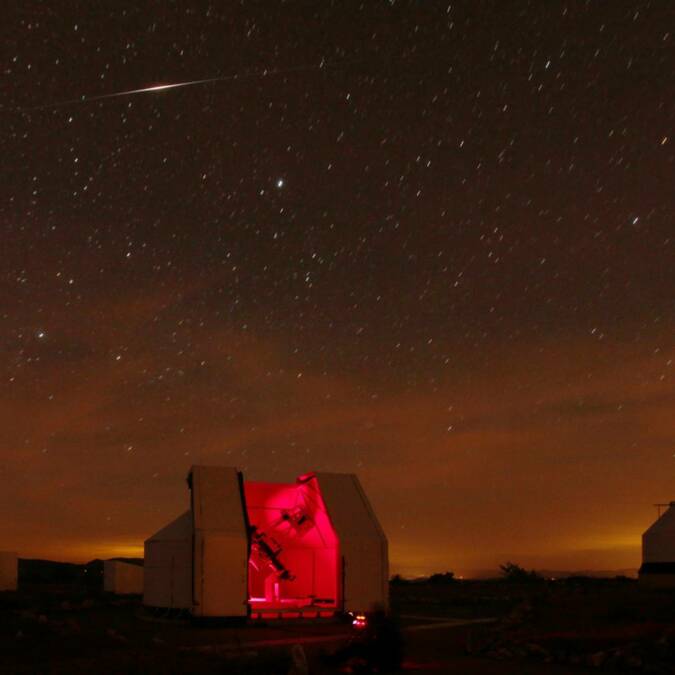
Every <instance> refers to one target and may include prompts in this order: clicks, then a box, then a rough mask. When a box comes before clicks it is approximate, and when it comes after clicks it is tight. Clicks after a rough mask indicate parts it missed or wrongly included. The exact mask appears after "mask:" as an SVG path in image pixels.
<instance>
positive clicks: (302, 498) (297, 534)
mask: <svg viewBox="0 0 675 675" xmlns="http://www.w3.org/2000/svg"><path fill="white" fill-rule="evenodd" d="M244 497H245V503H246V511H247V514H248V520H249V524H250V526H251V530H250V537H251V539H250V543H251V551H250V557H249V568H248V601H249V605H250V607H251V609H252V610H253V611H254V612H261V611H265V610H266V611H267V612H271V611H275V612H279V613H280V614H284V615H286V614H289V615H290V617H293V618H295V617H297V615H298V612H299V613H301V614H302V615H303V616H304V615H305V614H306V613H312V612H313V613H314V616H316V613H318V614H319V616H326V614H327V615H328V616H332V615H333V614H334V612H335V610H336V608H337V606H338V602H339V597H340V570H339V559H340V558H339V544H338V538H337V534H336V532H335V530H334V528H333V525H332V523H331V521H330V518H329V516H328V513H327V511H326V507H325V504H324V503H323V498H322V496H321V490H320V488H319V483H318V480H317V479H316V477H315V476H314V474H311V473H310V474H306V475H305V476H302V477H301V478H300V479H298V482H297V483H261V482H258V481H244ZM322 610H323V611H322ZM331 610H332V611H331Z"/></svg>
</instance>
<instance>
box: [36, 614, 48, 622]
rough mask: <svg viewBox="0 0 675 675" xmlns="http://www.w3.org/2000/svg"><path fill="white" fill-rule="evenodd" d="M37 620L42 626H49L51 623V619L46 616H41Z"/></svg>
mask: <svg viewBox="0 0 675 675" xmlns="http://www.w3.org/2000/svg"><path fill="white" fill-rule="evenodd" d="M37 620H38V623H41V624H48V623H49V619H47V617H46V616H45V615H44V614H39V615H38V618H37Z"/></svg>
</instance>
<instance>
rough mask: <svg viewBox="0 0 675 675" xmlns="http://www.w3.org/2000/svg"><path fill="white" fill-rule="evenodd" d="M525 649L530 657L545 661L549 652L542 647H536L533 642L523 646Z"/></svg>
mask: <svg viewBox="0 0 675 675" xmlns="http://www.w3.org/2000/svg"><path fill="white" fill-rule="evenodd" d="M525 649H526V650H527V653H528V654H529V655H530V656H534V657H537V658H541V659H545V658H547V657H548V656H549V652H548V650H547V649H545V648H544V647H542V646H541V645H538V644H536V643H534V642H528V643H527V644H526V645H525Z"/></svg>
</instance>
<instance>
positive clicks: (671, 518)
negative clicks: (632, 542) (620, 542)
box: [644, 502, 675, 536]
mask: <svg viewBox="0 0 675 675" xmlns="http://www.w3.org/2000/svg"><path fill="white" fill-rule="evenodd" d="M670 532H673V533H675V502H670V506H669V507H668V508H667V509H666V510H665V511H664V512H663V513H662V514H661V517H660V518H658V519H657V520H656V521H655V522H654V523H653V524H652V526H651V527H650V528H648V529H647V530H646V531H645V533H644V536H648V535H657V536H658V535H659V534H666V533H670Z"/></svg>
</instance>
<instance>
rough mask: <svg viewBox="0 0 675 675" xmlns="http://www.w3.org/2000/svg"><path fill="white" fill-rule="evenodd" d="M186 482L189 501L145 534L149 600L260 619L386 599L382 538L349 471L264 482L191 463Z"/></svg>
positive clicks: (196, 612) (205, 613) (327, 612)
mask: <svg viewBox="0 0 675 675" xmlns="http://www.w3.org/2000/svg"><path fill="white" fill-rule="evenodd" d="M188 486H189V488H190V495H191V500H190V501H191V504H190V509H189V510H188V511H186V512H185V513H184V514H183V515H181V516H179V517H178V518H176V520H174V521H172V522H171V523H169V524H168V525H166V527H164V528H162V529H161V530H159V532H157V533H155V534H154V535H153V536H152V537H150V538H149V539H147V540H146V541H145V570H144V571H145V576H144V591H143V603H144V604H145V605H146V606H148V607H158V608H169V609H181V610H187V611H189V612H190V613H191V614H192V615H193V616H197V617H247V616H248V617H251V618H265V619H269V618H299V617H306V618H314V617H329V616H332V615H334V614H338V613H341V612H347V611H363V610H368V609H369V608H370V607H372V606H375V605H379V606H383V607H386V606H387V601H388V579H389V569H388V551H387V539H386V537H385V535H384V532H383V531H382V528H381V527H380V524H379V523H378V521H377V518H376V517H375V514H374V513H373V510H372V508H371V506H370V503H369V502H368V499H367V497H366V495H365V493H364V492H363V489H362V488H361V484H360V483H359V480H358V478H357V477H356V476H355V475H353V474H336V473H309V474H306V475H304V476H300V477H299V478H298V479H297V480H296V481H295V483H263V482H257V481H249V480H244V478H243V476H242V474H241V473H240V472H238V471H237V470H236V469H234V468H229V467H217V466H193V467H192V469H191V471H190V473H189V475H188Z"/></svg>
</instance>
